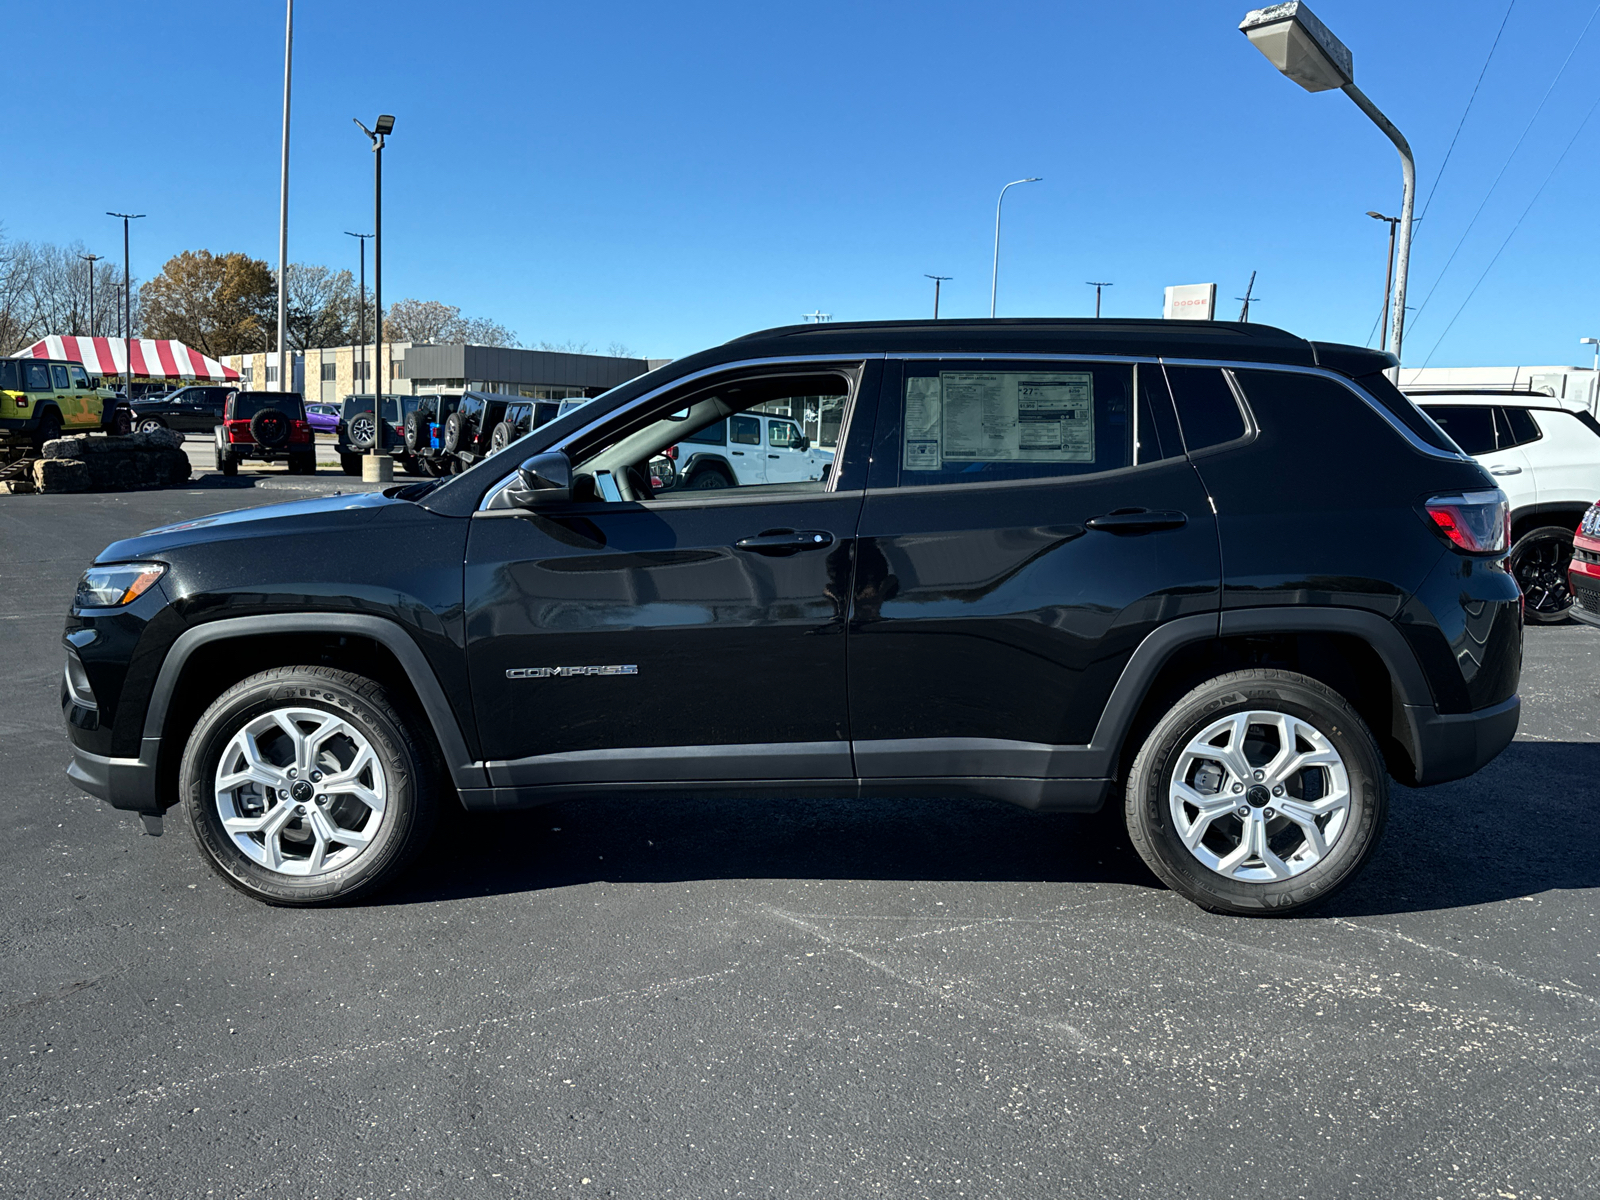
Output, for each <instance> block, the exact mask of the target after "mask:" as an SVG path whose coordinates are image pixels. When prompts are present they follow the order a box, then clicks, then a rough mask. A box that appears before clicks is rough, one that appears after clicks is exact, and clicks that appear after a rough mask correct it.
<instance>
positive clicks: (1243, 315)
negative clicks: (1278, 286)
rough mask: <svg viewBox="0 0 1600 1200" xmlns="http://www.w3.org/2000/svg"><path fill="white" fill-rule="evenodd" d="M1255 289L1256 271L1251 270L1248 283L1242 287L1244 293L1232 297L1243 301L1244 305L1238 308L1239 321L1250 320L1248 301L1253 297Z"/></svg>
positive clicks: (1246, 322) (1245, 322) (1245, 321)
mask: <svg viewBox="0 0 1600 1200" xmlns="http://www.w3.org/2000/svg"><path fill="white" fill-rule="evenodd" d="M1255 291H1256V273H1255V272H1254V271H1251V272H1250V283H1249V286H1247V287H1246V288H1245V289H1244V295H1242V296H1235V297H1234V299H1235V300H1242V301H1244V307H1243V308H1241V309H1240V310H1239V321H1240V322H1241V323H1243V324H1248V323H1249V320H1250V301H1251V300H1252V299H1254V298H1255Z"/></svg>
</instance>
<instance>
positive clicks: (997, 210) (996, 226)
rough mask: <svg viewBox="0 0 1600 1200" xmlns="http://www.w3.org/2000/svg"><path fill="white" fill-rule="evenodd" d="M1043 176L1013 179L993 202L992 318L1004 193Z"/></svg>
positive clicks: (990, 303) (996, 285)
mask: <svg viewBox="0 0 1600 1200" xmlns="http://www.w3.org/2000/svg"><path fill="white" fill-rule="evenodd" d="M1043 178H1044V176H1042V175H1033V176H1030V177H1029V178H1027V179H1013V180H1012V181H1011V182H1010V183H1008V184H1006V186H1005V187H1003V188H1001V189H1000V199H998V200H996V201H995V202H994V271H993V273H992V274H991V275H990V276H989V315H990V316H991V317H992V316H994V298H995V292H996V291H997V290H998V289H999V287H1000V206H1001V205H1002V204H1004V203H1005V202H1006V193H1007V192H1009V191H1010V190H1011V189H1012V188H1014V187H1016V186H1017V184H1019V183H1038V182H1039V181H1040V180H1041V179H1043Z"/></svg>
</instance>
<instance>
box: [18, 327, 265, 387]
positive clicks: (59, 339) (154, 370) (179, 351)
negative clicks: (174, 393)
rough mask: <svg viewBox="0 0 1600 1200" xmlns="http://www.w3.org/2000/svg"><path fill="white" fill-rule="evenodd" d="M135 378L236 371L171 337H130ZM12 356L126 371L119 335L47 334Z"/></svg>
mask: <svg viewBox="0 0 1600 1200" xmlns="http://www.w3.org/2000/svg"><path fill="white" fill-rule="evenodd" d="M132 353H133V377H134V378H135V379H220V380H229V379H238V378H239V372H237V371H235V370H234V369H233V368H232V367H225V366H223V365H222V364H221V363H219V362H218V361H217V360H216V359H214V358H207V357H206V356H205V355H204V354H201V353H200V351H198V350H191V349H189V347H187V346H185V345H184V344H183V343H182V342H179V341H174V340H173V339H171V338H134V339H133V344H132ZM14 357H16V358H64V359H68V360H69V361H71V362H81V363H82V364H83V369H84V370H86V371H88V372H89V374H91V375H122V374H125V373H126V372H127V367H128V351H127V350H126V349H125V348H124V342H123V339H122V338H112V337H93V338H90V337H63V336H62V335H60V334H51V335H50V336H49V337H44V338H40V339H39V340H38V341H37V342H35V343H34V344H33V345H31V346H29V347H28V348H27V349H26V350H23V351H20V352H19V353H17V354H16V355H15V356H14Z"/></svg>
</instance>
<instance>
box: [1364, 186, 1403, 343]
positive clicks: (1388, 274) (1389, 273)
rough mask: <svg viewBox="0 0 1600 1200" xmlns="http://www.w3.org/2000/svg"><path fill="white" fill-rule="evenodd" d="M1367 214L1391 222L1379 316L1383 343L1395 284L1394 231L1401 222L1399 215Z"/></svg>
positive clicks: (1380, 335) (1380, 336)
mask: <svg viewBox="0 0 1600 1200" xmlns="http://www.w3.org/2000/svg"><path fill="white" fill-rule="evenodd" d="M1367 216H1369V217H1371V218H1372V219H1373V220H1374V221H1387V222H1389V265H1388V266H1387V267H1385V268H1384V269H1383V312H1382V314H1381V315H1380V316H1379V317H1378V320H1379V321H1380V322H1381V323H1382V325H1383V328H1382V329H1380V330H1379V331H1378V345H1380V346H1381V345H1383V343H1384V342H1386V341H1388V340H1389V293H1390V289H1391V288H1392V286H1393V284H1394V233H1395V227H1396V226H1397V225H1399V224H1400V218H1399V217H1386V216H1384V215H1383V214H1382V213H1379V212H1369V213H1367Z"/></svg>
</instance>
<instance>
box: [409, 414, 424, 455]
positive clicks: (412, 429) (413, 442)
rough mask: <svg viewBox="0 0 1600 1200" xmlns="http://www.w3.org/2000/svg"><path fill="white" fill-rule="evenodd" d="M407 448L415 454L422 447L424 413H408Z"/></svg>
mask: <svg viewBox="0 0 1600 1200" xmlns="http://www.w3.org/2000/svg"><path fill="white" fill-rule="evenodd" d="M405 443H406V449H407V450H409V451H411V453H412V454H415V453H416V452H417V451H418V450H419V449H421V447H422V414H421V413H415V412H408V413H407V414H406V432H405Z"/></svg>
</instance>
